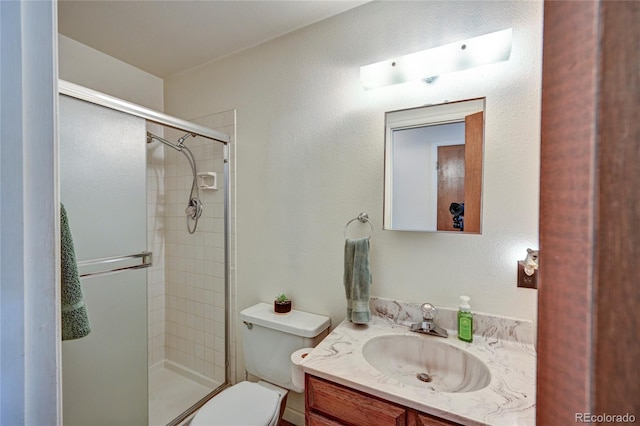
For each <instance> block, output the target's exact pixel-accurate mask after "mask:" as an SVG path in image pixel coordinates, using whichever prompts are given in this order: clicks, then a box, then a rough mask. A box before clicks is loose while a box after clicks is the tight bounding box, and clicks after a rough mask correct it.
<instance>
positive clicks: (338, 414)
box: [305, 374, 458, 426]
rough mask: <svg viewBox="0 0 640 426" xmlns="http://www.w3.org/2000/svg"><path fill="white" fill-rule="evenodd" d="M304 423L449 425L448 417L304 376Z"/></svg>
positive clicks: (332, 425)
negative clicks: (441, 417)
mask: <svg viewBox="0 0 640 426" xmlns="http://www.w3.org/2000/svg"><path fill="white" fill-rule="evenodd" d="M305 420H306V425H307V426H337V425H349V426H373V425H375V426H387V425H394V426H450V425H457V424H458V423H454V422H451V421H448V420H444V419H440V418H437V417H433V416H431V415H429V414H425V413H421V412H418V411H416V410H413V409H411V408H407V407H403V406H402V405H398V404H395V403H392V402H389V401H385V400H384V399H381V398H378V397H376V396H373V395H369V394H367V393H364V392H360V391H357V390H353V389H350V388H348V387H345V386H342V385H339V384H336V383H333V382H330V381H328V380H325V379H320V378H318V377H315V376H311V375H309V374H306V375H305Z"/></svg>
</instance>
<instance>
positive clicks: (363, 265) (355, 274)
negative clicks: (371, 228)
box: [344, 238, 371, 324]
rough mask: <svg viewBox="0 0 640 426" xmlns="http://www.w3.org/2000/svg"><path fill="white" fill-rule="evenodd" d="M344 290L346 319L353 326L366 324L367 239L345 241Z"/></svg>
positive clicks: (369, 311)
mask: <svg viewBox="0 0 640 426" xmlns="http://www.w3.org/2000/svg"><path fill="white" fill-rule="evenodd" d="M344 289H345V293H346V296H347V318H348V319H349V320H350V321H351V322H352V323H354V324H366V323H368V322H369V319H371V310H370V308H369V295H370V291H371V273H370V272H369V238H359V239H357V240H351V239H347V240H346V241H345V243H344Z"/></svg>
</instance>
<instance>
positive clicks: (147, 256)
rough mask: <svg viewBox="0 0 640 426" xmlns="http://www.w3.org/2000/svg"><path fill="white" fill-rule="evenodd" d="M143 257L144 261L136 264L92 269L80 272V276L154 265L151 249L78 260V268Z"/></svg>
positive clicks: (93, 275)
mask: <svg viewBox="0 0 640 426" xmlns="http://www.w3.org/2000/svg"><path fill="white" fill-rule="evenodd" d="M136 259H141V262H142V263H139V264H134V265H126V266H119V267H115V268H111V269H103V270H99V271H92V272H86V273H83V274H80V278H89V277H97V276H100V275H108V274H115V273H116V272H122V271H128V270H132V269H143V268H149V267H150V266H153V253H152V252H150V251H143V252H141V253H135V254H130V255H127V256H115V257H105V258H102V259H92V260H83V261H81V262H78V268H86V267H90V266H95V265H104V264H111V263H115V262H125V261H130V260H136Z"/></svg>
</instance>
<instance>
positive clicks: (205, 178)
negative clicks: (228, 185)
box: [198, 172, 218, 190]
mask: <svg viewBox="0 0 640 426" xmlns="http://www.w3.org/2000/svg"><path fill="white" fill-rule="evenodd" d="M198 187H199V188H200V189H215V190H217V189H218V174H217V173H216V172H204V173H198Z"/></svg>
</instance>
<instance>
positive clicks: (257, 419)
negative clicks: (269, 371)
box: [191, 382, 286, 426]
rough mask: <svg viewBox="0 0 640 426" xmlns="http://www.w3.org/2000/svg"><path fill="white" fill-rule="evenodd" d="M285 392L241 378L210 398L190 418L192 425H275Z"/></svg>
mask: <svg viewBox="0 0 640 426" xmlns="http://www.w3.org/2000/svg"><path fill="white" fill-rule="evenodd" d="M270 387H271V386H270ZM283 394H286V392H285V391H284V390H282V392H278V391H277V390H275V389H268V388H267V387H265V386H262V385H260V384H258V383H253V382H240V383H238V384H236V385H233V386H231V387H230V388H227V389H225V390H224V391H222V392H220V393H219V394H218V395H216V396H215V397H213V398H212V399H211V400H209V401H208V402H207V403H206V404H205V405H204V406H203V407H202V408H201V409H200V410H199V411H198V412H197V413H196V415H195V417H194V418H193V420H191V426H215V425H220V426H223V425H224V426H232V425H237V426H267V425H269V426H275V425H277V423H278V419H279V415H280V403H281V401H282V397H283Z"/></svg>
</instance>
